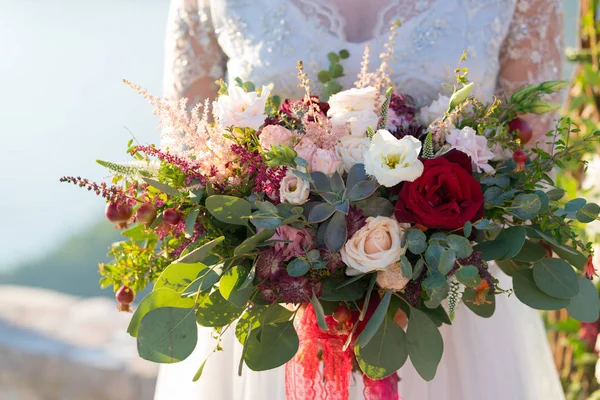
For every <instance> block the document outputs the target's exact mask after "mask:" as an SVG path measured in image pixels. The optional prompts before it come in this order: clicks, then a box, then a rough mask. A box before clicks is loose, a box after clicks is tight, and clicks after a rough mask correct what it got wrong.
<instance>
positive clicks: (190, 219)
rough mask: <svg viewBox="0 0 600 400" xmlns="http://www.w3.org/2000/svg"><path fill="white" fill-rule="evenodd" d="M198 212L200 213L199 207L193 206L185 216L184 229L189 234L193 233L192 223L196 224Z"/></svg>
mask: <svg viewBox="0 0 600 400" xmlns="http://www.w3.org/2000/svg"><path fill="white" fill-rule="evenodd" d="M198 214H200V208H198V207H194V208H193V209H192V211H190V213H189V214H188V215H187V217H185V231H186V232H187V233H188V235H190V236H193V235H194V225H195V224H196V219H197V218H198Z"/></svg>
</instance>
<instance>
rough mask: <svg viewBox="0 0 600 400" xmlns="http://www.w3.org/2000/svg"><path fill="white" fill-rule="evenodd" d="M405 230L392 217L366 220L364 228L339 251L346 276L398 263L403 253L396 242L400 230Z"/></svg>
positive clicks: (398, 240)
mask: <svg viewBox="0 0 600 400" xmlns="http://www.w3.org/2000/svg"><path fill="white" fill-rule="evenodd" d="M408 227H409V225H408V224H401V223H399V222H398V221H396V220H395V219H393V218H388V217H369V218H367V221H366V225H365V226H363V227H362V228H361V229H359V230H358V232H356V233H355V234H354V235H353V236H352V237H351V238H350V240H348V242H346V244H345V245H344V247H343V248H342V250H341V251H340V255H341V257H342V261H343V262H344V263H345V264H346V266H347V268H346V275H350V276H353V275H359V274H364V273H368V272H372V271H378V270H384V269H386V268H387V267H388V266H390V265H392V264H394V263H396V262H398V261H399V260H400V256H402V255H403V254H404V253H405V252H406V247H402V246H400V242H401V241H402V236H403V235H404V229H405V228H408Z"/></svg>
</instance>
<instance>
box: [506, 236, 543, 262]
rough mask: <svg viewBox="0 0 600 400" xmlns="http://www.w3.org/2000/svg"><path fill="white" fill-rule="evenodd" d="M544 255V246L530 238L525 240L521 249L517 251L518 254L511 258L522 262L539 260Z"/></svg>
mask: <svg viewBox="0 0 600 400" xmlns="http://www.w3.org/2000/svg"><path fill="white" fill-rule="evenodd" d="M545 256H546V249H545V248H543V247H542V246H540V245H539V244H537V243H534V242H532V241H530V240H526V241H525V243H524V244H523V247H522V248H521V251H519V254H517V255H515V256H514V257H513V258H514V259H515V260H517V261H522V262H535V261H538V260H541V259H542V258H544V257H545Z"/></svg>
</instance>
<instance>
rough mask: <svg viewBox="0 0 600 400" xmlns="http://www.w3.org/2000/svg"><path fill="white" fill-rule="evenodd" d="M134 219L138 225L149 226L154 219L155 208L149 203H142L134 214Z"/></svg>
mask: <svg viewBox="0 0 600 400" xmlns="http://www.w3.org/2000/svg"><path fill="white" fill-rule="evenodd" d="M135 218H136V219H137V221H138V222H139V223H140V224H144V225H150V224H151V223H153V222H154V220H155V219H156V208H155V207H154V206H153V205H152V204H150V203H144V204H142V205H141V206H140V207H139V208H138V209H137V211H136V212H135Z"/></svg>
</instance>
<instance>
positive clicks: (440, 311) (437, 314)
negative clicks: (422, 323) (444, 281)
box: [421, 305, 452, 326]
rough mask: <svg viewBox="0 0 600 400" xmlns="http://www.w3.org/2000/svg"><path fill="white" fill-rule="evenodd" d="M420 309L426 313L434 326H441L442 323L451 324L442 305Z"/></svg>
mask: <svg viewBox="0 0 600 400" xmlns="http://www.w3.org/2000/svg"><path fill="white" fill-rule="evenodd" d="M421 311H423V312H424V313H425V314H427V316H428V317H429V318H431V320H432V321H433V322H434V323H435V325H436V326H441V325H442V324H447V325H452V321H450V317H449V316H448V314H447V313H446V310H445V309H444V307H443V306H441V305H440V306H438V307H436V308H429V307H425V308H423V309H422V310H421Z"/></svg>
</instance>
